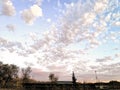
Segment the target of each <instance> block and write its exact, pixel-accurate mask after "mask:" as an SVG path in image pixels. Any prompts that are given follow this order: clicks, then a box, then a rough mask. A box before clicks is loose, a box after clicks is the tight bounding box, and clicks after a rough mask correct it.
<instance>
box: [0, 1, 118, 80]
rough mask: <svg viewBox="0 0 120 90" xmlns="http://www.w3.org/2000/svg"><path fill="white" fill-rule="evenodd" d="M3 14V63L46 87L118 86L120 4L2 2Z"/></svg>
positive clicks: (0, 51)
mask: <svg viewBox="0 0 120 90" xmlns="http://www.w3.org/2000/svg"><path fill="white" fill-rule="evenodd" d="M0 14H1V15H0V60H1V61H2V62H4V63H9V64H11V63H12V64H16V65H18V66H20V67H21V68H22V67H26V66H31V67H32V70H33V72H32V76H31V78H35V79H37V80H41V81H42V80H43V78H44V80H48V75H49V73H50V72H52V73H55V74H56V75H58V77H59V80H71V78H70V76H71V73H72V71H75V74H76V76H77V78H78V81H81V82H82V81H86V82H87V81H96V80H95V77H94V75H95V72H94V71H97V73H98V78H99V79H100V80H101V81H108V80H111V79H113V80H119V78H120V77H119V74H120V73H119V69H120V0H85V1H82V0H0ZM39 76H41V77H39Z"/></svg>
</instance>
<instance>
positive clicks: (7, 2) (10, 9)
mask: <svg viewBox="0 0 120 90" xmlns="http://www.w3.org/2000/svg"><path fill="white" fill-rule="evenodd" d="M15 13H16V11H15V7H14V6H13V3H12V1H11V0H2V14H3V15H6V16H13V15H15Z"/></svg>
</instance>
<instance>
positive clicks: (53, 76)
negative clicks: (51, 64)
mask: <svg viewBox="0 0 120 90" xmlns="http://www.w3.org/2000/svg"><path fill="white" fill-rule="evenodd" d="M49 80H50V81H51V82H56V81H57V80H58V77H57V76H55V75H54V74H53V73H50V75H49Z"/></svg>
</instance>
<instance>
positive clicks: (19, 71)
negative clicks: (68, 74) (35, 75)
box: [0, 61, 58, 88]
mask: <svg viewBox="0 0 120 90" xmlns="http://www.w3.org/2000/svg"><path fill="white" fill-rule="evenodd" d="M31 72H32V69H31V67H29V66H28V67H26V68H20V67H18V66H17V65H14V64H4V63H3V62H1V61H0V88H10V87H22V84H23V83H31V82H32V83H33V82H34V83H35V82H37V81H36V80H34V79H31ZM48 78H49V80H50V82H52V83H55V82H56V81H57V80H58V77H57V76H56V75H55V74H53V73H50V74H49V76H48Z"/></svg>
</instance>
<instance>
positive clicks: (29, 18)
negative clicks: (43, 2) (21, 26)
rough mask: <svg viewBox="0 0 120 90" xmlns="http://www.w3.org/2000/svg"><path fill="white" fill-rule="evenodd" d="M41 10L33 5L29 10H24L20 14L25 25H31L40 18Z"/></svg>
mask: <svg viewBox="0 0 120 90" xmlns="http://www.w3.org/2000/svg"><path fill="white" fill-rule="evenodd" d="M42 15H43V14H42V9H41V8H40V7H39V6H38V5H36V4H35V5H33V6H31V7H30V9H25V10H23V11H22V12H21V16H22V19H23V20H24V21H25V23H27V24H33V22H34V21H35V20H36V19H37V18H39V17H42Z"/></svg>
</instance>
